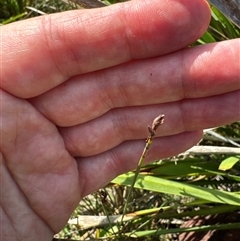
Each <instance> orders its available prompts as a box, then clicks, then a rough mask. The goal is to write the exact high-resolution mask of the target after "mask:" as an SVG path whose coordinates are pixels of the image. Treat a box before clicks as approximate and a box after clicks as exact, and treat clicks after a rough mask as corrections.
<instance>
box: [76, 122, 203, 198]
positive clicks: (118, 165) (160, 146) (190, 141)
mask: <svg viewBox="0 0 240 241" xmlns="http://www.w3.org/2000/svg"><path fill="white" fill-rule="evenodd" d="M161 127H162V126H161ZM159 131H160V128H159ZM201 136H202V132H201V131H200V132H186V133H182V134H179V135H175V136H169V137H162V138H155V140H154V142H153V144H152V146H151V148H150V150H149V152H148V156H147V158H146V162H145V164H146V163H148V162H150V161H153V160H156V159H162V158H166V157H169V156H174V155H177V154H179V153H181V152H183V151H185V150H187V149H189V148H190V147H191V146H193V145H194V144H196V143H197V142H198V141H199V140H200V139H201ZM144 146H145V141H144V140H142V141H128V142H125V143H123V144H121V145H120V146H118V147H116V148H114V149H112V150H110V151H108V152H105V153H102V154H100V155H97V156H92V157H87V158H78V159H77V161H78V169H79V176H80V178H81V180H84V181H85V182H84V183H85V184H86V185H85V186H84V189H83V193H82V195H83V196H85V195H87V194H89V193H92V192H94V191H96V190H98V189H99V188H101V187H103V186H105V185H107V184H108V183H109V181H111V180H112V179H113V178H114V177H116V176H117V175H119V174H121V173H124V172H126V171H129V170H132V169H135V168H136V167H137V163H138V161H139V158H140V156H141V153H142V151H143V148H144ZM99 170H101V171H99Z"/></svg>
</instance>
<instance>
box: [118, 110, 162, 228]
mask: <svg viewBox="0 0 240 241" xmlns="http://www.w3.org/2000/svg"><path fill="white" fill-rule="evenodd" d="M163 121H164V115H159V116H158V117H156V118H155V119H154V120H153V123H152V126H148V131H149V135H148V137H147V140H146V145H145V147H144V150H143V152H142V155H141V157H140V159H139V162H138V166H137V168H136V171H135V175H134V177H133V181H132V183H131V186H130V190H129V192H128V195H127V200H126V203H125V205H124V208H123V215H122V220H121V224H122V222H123V217H124V215H125V214H126V211H127V206H128V203H129V200H130V197H131V194H132V191H133V188H134V185H135V183H136V180H137V177H138V175H139V172H140V170H141V167H142V165H143V163H144V160H145V158H146V156H147V153H148V150H149V148H150V146H151V145H152V142H153V139H154V137H155V136H156V131H157V129H158V127H159V126H160V125H161V124H163Z"/></svg>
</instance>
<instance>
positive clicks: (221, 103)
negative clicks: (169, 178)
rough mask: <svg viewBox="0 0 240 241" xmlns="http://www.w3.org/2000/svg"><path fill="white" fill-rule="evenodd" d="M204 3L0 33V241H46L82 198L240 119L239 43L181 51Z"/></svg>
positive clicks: (130, 6)
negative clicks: (161, 118) (143, 157)
mask: <svg viewBox="0 0 240 241" xmlns="http://www.w3.org/2000/svg"><path fill="white" fill-rule="evenodd" d="M209 20H210V10H209V7H208V4H207V2H206V1H204V0H195V1H192V0H181V1H179V0H168V1H167V0H163V1H161V4H160V3H159V1H158V0H152V1H144V0H135V1H131V2H128V3H122V4H117V5H114V6H110V7H106V8H101V9H94V10H78V11H69V12H65V13H60V14H54V15H46V16H42V17H39V18H34V19H30V20H26V21H20V22H17V23H13V24H9V25H6V26H2V27H1V44H2V46H1V51H2V58H1V76H0V78H1V81H0V85H1V95H0V97H1V112H0V114H1V130H0V131H1V142H0V143H1V144H0V149H1V162H0V165H1V166H0V174H1V176H0V178H1V194H0V195H1V199H0V204H1V211H0V223H1V231H0V235H1V237H0V238H1V240H5V241H9V240H11V241H12V240H25V241H28V240H44V241H46V240H52V236H53V234H54V233H57V232H59V231H60V230H61V229H62V228H63V227H64V225H65V224H66V222H67V220H68V218H69V216H70V215H71V213H72V211H73V210H74V209H75V207H76V206H77V204H78V202H79V201H80V199H81V198H82V197H83V196H85V195H87V194H89V193H92V192H94V191H95V190H97V189H98V188H100V187H102V186H104V185H105V184H107V183H108V182H109V181H110V180H111V179H113V178H114V177H115V176H116V175H118V174H120V173H122V172H125V171H128V170H131V169H134V168H135V167H136V165H137V162H138V160H139V157H140V154H141V152H142V150H143V148H144V145H145V138H146V136H147V135H148V130H147V125H149V124H151V123H152V120H153V119H154V118H155V117H156V116H158V115H159V114H165V122H164V124H163V125H161V126H160V128H159V130H158V136H157V137H156V139H155V141H154V143H153V146H152V147H151V150H150V152H149V155H148V158H147V161H148V162H150V161H151V160H153V159H156V158H165V157H169V156H172V155H176V154H178V153H180V152H182V151H185V150H186V149H188V148H190V147H191V146H193V145H195V144H196V143H197V142H198V141H199V140H200V139H201V136H202V130H203V129H204V128H209V127H214V126H218V125H223V124H227V123H230V122H233V121H237V120H239V119H240V111H239V110H240V67H239V66H240V65H239V44H240V42H239V39H236V40H231V41H225V42H220V43H214V44H208V45H203V46H199V47H194V48H187V46H188V45H189V44H190V43H192V42H194V41H195V40H196V39H197V38H199V37H200V36H201V35H202V34H203V33H204V31H205V30H206V29H207V27H208V24H209Z"/></svg>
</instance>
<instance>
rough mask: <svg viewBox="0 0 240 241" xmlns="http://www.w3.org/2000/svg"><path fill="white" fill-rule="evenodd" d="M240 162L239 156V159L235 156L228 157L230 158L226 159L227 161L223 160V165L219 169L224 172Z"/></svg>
mask: <svg viewBox="0 0 240 241" xmlns="http://www.w3.org/2000/svg"><path fill="white" fill-rule="evenodd" d="M239 161H240V157H239V156H237V157H234V156H231V157H228V158H226V159H225V160H223V161H222V162H221V164H220V165H219V168H218V169H219V170H222V171H226V170H229V169H231V168H232V167H233V166H234V165H235V164H236V163H237V162H239Z"/></svg>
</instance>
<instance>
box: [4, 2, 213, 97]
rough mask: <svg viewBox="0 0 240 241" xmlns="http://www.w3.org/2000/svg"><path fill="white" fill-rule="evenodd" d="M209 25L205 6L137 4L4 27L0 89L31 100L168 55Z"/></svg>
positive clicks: (186, 43)
mask: <svg viewBox="0 0 240 241" xmlns="http://www.w3.org/2000/svg"><path fill="white" fill-rule="evenodd" d="M209 19H210V11H209V7H208V4H207V2H206V1H205V0H195V1H192V0H181V1H179V0H162V1H161V2H159V1H158V0H152V1H141V0H138V1H131V2H127V3H122V4H117V5H113V6H111V7H106V8H100V9H93V10H77V11H69V12H65V13H60V14H55V15H46V16H42V17H39V18H36V19H31V20H28V21H22V22H18V23H15V24H11V25H9V26H4V27H2V33H3V34H2V43H3V46H2V51H3V52H2V61H3V63H2V66H3V69H2V70H3V72H2V73H3V74H2V76H3V77H2V81H1V87H2V88H3V89H4V90H6V91H8V92H9V93H11V94H13V95H16V96H18V97H21V98H29V97H34V96H36V95H39V94H41V93H43V92H45V91H47V90H49V89H51V88H53V87H55V86H57V85H59V84H60V83H62V82H64V81H66V80H67V79H69V78H70V77H72V76H75V75H78V74H81V73H87V72H91V71H95V70H99V69H103V68H107V67H110V66H114V65H118V64H120V63H123V62H127V61H129V60H131V59H142V58H150V57H154V56H158V55H163V54H166V53H169V52H173V51H175V50H178V49H181V48H183V47H185V46H187V45H188V44H190V43H192V42H193V41H194V40H196V39H197V38H198V37H200V36H201V34H202V33H203V32H204V31H205V29H206V28H207V25H208V23H209Z"/></svg>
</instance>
